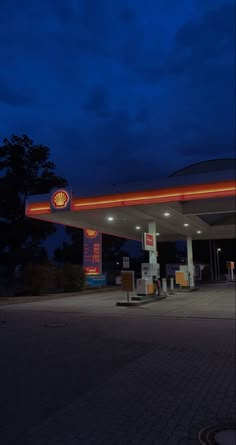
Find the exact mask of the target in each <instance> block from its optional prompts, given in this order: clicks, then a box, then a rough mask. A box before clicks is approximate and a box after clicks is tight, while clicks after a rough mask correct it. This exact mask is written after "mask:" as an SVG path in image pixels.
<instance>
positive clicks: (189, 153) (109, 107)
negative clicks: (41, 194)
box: [0, 0, 235, 193]
mask: <svg viewBox="0 0 236 445" xmlns="http://www.w3.org/2000/svg"><path fill="white" fill-rule="evenodd" d="M234 19H235V11H234V1H230V0H181V1H180V0H168V1H166V0H146V1H142V0H54V1H53V0H40V1H34V0H28V1H27V0H0V34H1V36H0V57H1V59H0V60H1V68H0V138H1V140H2V139H3V138H4V137H10V136H11V134H12V133H15V134H22V133H26V134H28V135H29V136H30V137H32V138H33V139H34V141H35V142H36V143H42V144H45V145H48V146H49V147H50V149H51V154H52V159H53V161H54V162H55V163H56V165H57V167H58V171H59V173H60V174H62V175H64V176H65V177H66V178H68V180H69V182H70V184H71V185H72V186H73V187H74V189H76V190H77V191H79V190H80V191H81V192H84V190H85V189H86V190H87V191H89V192H90V193H93V192H94V191H97V190H98V186H102V185H103V186H104V185H105V186H107V191H108V192H110V191H111V192H113V191H115V189H116V186H117V184H119V183H123V184H127V189H128V187H129V184H130V183H134V182H138V181H143V180H144V179H145V178H146V177H147V176H152V177H159V176H164V175H166V174H168V173H171V172H172V171H173V170H176V169H178V168H181V167H184V166H186V165H188V164H191V163H194V162H198V161H202V160H206V159H211V158H221V157H232V156H234V155H235V153H234V145H235V123H234V120H235V116H234V111H235V103H234V91H235V85H234V83H235V79H234V76H235V67H234V59H235V55H234V51H235V48H234V29H235V23H234Z"/></svg>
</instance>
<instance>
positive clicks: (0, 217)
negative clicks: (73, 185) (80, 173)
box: [0, 135, 67, 277]
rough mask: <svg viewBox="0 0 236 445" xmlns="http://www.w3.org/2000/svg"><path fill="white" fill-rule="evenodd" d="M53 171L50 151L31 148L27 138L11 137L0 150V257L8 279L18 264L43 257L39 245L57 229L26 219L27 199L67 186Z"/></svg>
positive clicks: (30, 140)
mask: <svg viewBox="0 0 236 445" xmlns="http://www.w3.org/2000/svg"><path fill="white" fill-rule="evenodd" d="M55 169H56V166H55V164H54V163H53V162H51V161H50V150H49V148H48V147H46V146H43V145H36V144H34V142H33V140H32V139H30V138H29V137H28V136H26V135H23V136H15V135H13V136H12V137H11V139H10V140H9V139H4V141H3V145H1V146H0V190H1V196H0V253H1V256H2V257H3V258H4V261H5V262H6V263H7V266H8V271H9V277H12V273H13V270H14V269H15V266H16V265H17V264H23V263H25V262H26V261H29V260H30V259H32V258H35V257H36V258H37V257H39V258H42V257H44V256H45V252H44V249H43V247H42V242H43V241H44V240H46V239H47V237H48V236H49V235H51V234H52V233H54V232H55V230H56V228H55V226H54V225H53V224H51V223H46V222H40V221H37V220H33V219H30V218H27V217H26V216H25V204H26V200H27V198H28V197H29V196H30V195H35V194H44V193H49V192H50V191H51V190H52V189H53V188H58V187H64V186H65V185H66V184H67V181H66V179H64V178H62V177H60V176H58V175H57V174H56V172H55Z"/></svg>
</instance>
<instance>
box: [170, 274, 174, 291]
mask: <svg viewBox="0 0 236 445" xmlns="http://www.w3.org/2000/svg"><path fill="white" fill-rule="evenodd" d="M174 289H175V286H174V278H173V277H172V278H171V279H170V290H171V291H173V290H174Z"/></svg>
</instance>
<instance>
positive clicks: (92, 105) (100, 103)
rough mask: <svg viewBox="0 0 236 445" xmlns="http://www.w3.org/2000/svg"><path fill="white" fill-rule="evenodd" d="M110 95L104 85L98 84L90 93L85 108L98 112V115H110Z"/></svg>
mask: <svg viewBox="0 0 236 445" xmlns="http://www.w3.org/2000/svg"><path fill="white" fill-rule="evenodd" d="M108 102H109V97H108V92H107V89H106V88H105V87H104V86H97V87H95V88H94V89H93V91H92V92H91V93H90V95H89V98H88V101H87V103H86V104H85V107H84V109H85V110H86V111H92V112H94V113H96V115H97V116H98V117H108V116H110V114H111V113H110V112H109V107H108Z"/></svg>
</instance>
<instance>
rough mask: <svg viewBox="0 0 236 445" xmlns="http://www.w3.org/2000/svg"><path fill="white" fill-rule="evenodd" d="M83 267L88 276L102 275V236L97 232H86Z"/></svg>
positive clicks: (86, 230) (87, 230) (88, 230)
mask: <svg viewBox="0 0 236 445" xmlns="http://www.w3.org/2000/svg"><path fill="white" fill-rule="evenodd" d="M83 267H84V271H85V273H86V274H100V273H102V234H101V233H100V232H97V231H96V230H90V229H85V230H84V254H83Z"/></svg>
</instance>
